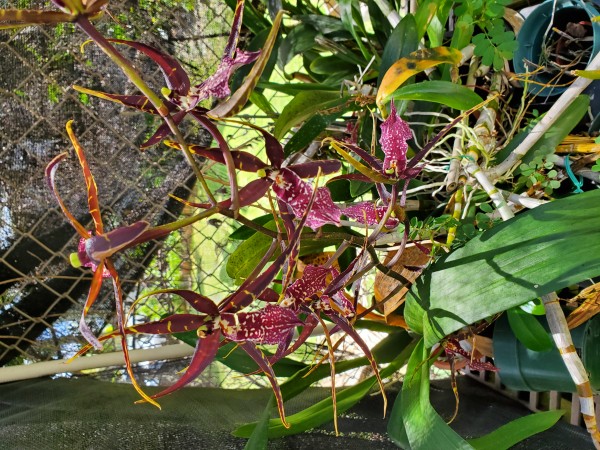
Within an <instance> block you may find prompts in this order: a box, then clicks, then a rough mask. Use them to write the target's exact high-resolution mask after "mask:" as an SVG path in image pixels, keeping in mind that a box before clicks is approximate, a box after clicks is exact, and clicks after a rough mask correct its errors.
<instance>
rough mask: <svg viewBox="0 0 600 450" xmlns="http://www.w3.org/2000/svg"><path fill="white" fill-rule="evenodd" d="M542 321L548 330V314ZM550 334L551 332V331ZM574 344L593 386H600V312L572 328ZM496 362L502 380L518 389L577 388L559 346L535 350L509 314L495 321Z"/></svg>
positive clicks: (596, 390)
mask: <svg viewBox="0 0 600 450" xmlns="http://www.w3.org/2000/svg"><path fill="white" fill-rule="evenodd" d="M539 319H540V323H541V324H542V325H543V326H544V328H545V329H546V330H548V324H547V322H546V319H545V317H540V318H539ZM548 334H550V332H549V331H548ZM571 336H572V338H573V344H574V346H575V348H576V349H577V353H578V354H579V355H580V356H581V359H582V361H583V365H584V366H585V368H586V370H587V372H588V375H589V377H590V383H591V385H592V389H593V390H594V391H595V392H598V391H599V390H600V316H596V317H594V318H592V319H591V320H589V321H588V322H586V324H584V325H581V326H579V327H577V328H575V329H574V330H571ZM494 364H495V365H496V367H498V369H499V374H500V379H501V380H502V383H503V384H504V385H505V386H506V387H508V388H510V389H513V390H516V391H559V392H576V388H575V383H574V382H573V380H572V379H571V376H570V375H569V372H568V371H567V368H566V366H565V364H564V362H563V360H562V358H561V356H560V353H559V352H558V350H557V349H556V348H553V349H552V350H549V351H547V352H535V351H533V350H529V349H528V348H526V347H525V346H524V345H523V344H521V342H519V341H518V340H517V338H516V337H515V335H514V334H513V332H512V330H511V328H510V325H509V323H508V319H507V318H506V315H503V316H502V317H501V318H500V319H499V320H498V321H496V323H495V325H494Z"/></svg>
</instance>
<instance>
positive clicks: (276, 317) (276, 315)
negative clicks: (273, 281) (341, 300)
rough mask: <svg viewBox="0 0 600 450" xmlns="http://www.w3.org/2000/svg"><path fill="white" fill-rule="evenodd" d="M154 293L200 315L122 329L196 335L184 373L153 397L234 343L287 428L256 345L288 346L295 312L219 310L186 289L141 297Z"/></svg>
mask: <svg viewBox="0 0 600 450" xmlns="http://www.w3.org/2000/svg"><path fill="white" fill-rule="evenodd" d="M157 293H171V294H175V295H179V296H180V297H182V298H183V299H184V300H186V301H187V303H188V304H189V305H190V306H192V307H193V308H194V309H195V310H196V311H197V312H199V313H200V314H173V315H170V316H168V317H165V318H163V319H160V320H157V321H153V322H147V323H143V324H138V325H135V326H131V327H127V328H125V330H124V331H125V334H173V333H184V332H189V331H195V332H196V334H197V335H198V343H197V345H196V351H195V352H194V355H193V356H192V360H191V362H190V365H189V366H188V368H187V370H186V372H185V373H184V375H183V376H182V377H181V378H180V379H179V380H178V381H177V382H176V383H175V384H174V385H172V386H170V387H168V388H167V389H165V390H163V391H161V392H159V393H158V394H155V395H153V396H152V398H153V399H156V398H159V397H163V396H165V395H167V394H170V393H172V392H174V391H176V390H178V389H180V388H182V387H183V386H185V385H186V384H188V383H190V382H191V381H192V380H194V379H195V378H197V377H198V376H199V375H200V373H202V372H203V371H204V369H206V367H207V366H208V365H209V364H210V363H211V362H212V361H213V360H214V358H215V357H216V355H217V350H218V349H219V347H220V346H222V345H225V344H226V343H227V342H236V343H238V344H239V346H240V347H241V348H242V349H243V350H244V351H245V352H246V353H247V354H248V356H250V357H251V358H252V359H253V360H254V361H255V362H256V364H257V365H258V367H259V368H260V370H261V371H262V372H264V373H265V375H266V376H267V377H268V379H269V381H270V383H271V385H272V388H273V391H274V393H275V396H276V398H277V403H278V409H279V413H280V417H281V421H282V423H283V424H284V426H285V427H286V428H289V424H288V423H287V422H286V420H285V411H284V407H283V399H282V397H281V392H280V389H279V385H278V384H277V380H276V378H275V373H274V372H273V368H272V366H271V363H270V362H269V360H268V359H267V357H266V356H265V355H264V354H263V353H262V352H261V351H260V350H259V349H258V347H257V345H261V344H275V345H278V346H280V347H286V346H287V345H289V340H288V336H289V334H290V332H292V333H293V330H294V329H295V327H296V326H299V325H302V324H303V323H302V321H300V320H299V319H298V317H297V316H296V314H295V313H294V312H293V311H292V310H290V309H288V308H284V307H281V306H276V305H271V304H268V305H266V306H265V307H263V308H261V309H259V310H257V311H251V312H238V313H226V312H221V311H219V308H218V307H217V305H216V304H215V303H214V302H213V301H212V300H210V299H209V298H207V297H204V296H202V295H200V294H198V293H196V292H193V291H189V290H178V289H166V290H161V291H155V292H153V293H150V294H147V295H146V296H144V298H145V297H148V296H150V295H153V294H157ZM118 335H119V333H118V332H113V333H109V334H106V335H104V336H101V337H100V340H101V341H105V340H107V339H111V338H114V337H116V336H118ZM221 338H224V339H221ZM90 348H91V346H90V345H87V346H86V347H83V348H82V349H81V350H80V351H79V352H78V353H77V355H76V356H81V355H83V354H84V353H85V352H87V351H88V350H89V349H90Z"/></svg>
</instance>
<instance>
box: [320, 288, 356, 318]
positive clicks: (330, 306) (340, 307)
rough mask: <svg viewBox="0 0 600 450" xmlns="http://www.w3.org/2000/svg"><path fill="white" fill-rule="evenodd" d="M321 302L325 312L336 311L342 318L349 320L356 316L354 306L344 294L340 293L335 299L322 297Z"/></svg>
mask: <svg viewBox="0 0 600 450" xmlns="http://www.w3.org/2000/svg"><path fill="white" fill-rule="evenodd" d="M319 301H320V302H321V308H322V310H323V311H335V312H336V313H337V314H339V315H340V316H341V317H345V318H347V319H348V318H351V317H354V316H355V315H356V310H355V309H354V305H353V304H352V302H351V301H350V300H348V299H347V298H346V296H345V295H344V294H343V293H342V292H338V293H337V294H335V295H334V296H333V297H329V296H327V295H322V296H321V298H320V299H319Z"/></svg>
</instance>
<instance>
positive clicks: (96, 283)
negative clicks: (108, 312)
mask: <svg viewBox="0 0 600 450" xmlns="http://www.w3.org/2000/svg"><path fill="white" fill-rule="evenodd" d="M103 272H104V263H103V262H101V263H100V265H99V266H98V267H97V269H96V271H95V272H94V276H93V277H92V283H91V284H90V290H89V292H88V297H87V300H86V301H85V305H84V306H83V311H82V313H81V319H80V320H79V331H80V332H81V335H82V336H83V337H84V338H85V340H86V341H88V342H89V343H90V344H92V345H93V346H94V348H96V350H102V344H101V343H100V341H99V340H98V338H96V336H94V333H92V330H90V328H89V327H88V325H87V323H85V317H86V316H87V313H88V311H89V310H90V308H91V307H92V305H93V304H94V302H95V301H96V299H97V298H98V294H99V292H100V288H101V287H102V279H103V277H102V274H103Z"/></svg>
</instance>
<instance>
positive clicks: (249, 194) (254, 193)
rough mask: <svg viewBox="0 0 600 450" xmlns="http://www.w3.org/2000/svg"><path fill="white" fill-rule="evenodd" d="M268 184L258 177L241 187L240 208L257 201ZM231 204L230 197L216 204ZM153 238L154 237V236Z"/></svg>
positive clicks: (198, 205) (197, 205) (206, 206)
mask: <svg viewBox="0 0 600 450" xmlns="http://www.w3.org/2000/svg"><path fill="white" fill-rule="evenodd" d="M270 186H271V182H270V181H269V180H265V179H263V178H259V179H258V180H254V181H251V182H250V183H248V184H247V185H246V186H244V187H243V188H241V189H240V190H239V193H238V195H239V199H240V208H241V207H243V206H248V205H251V204H252V203H254V202H257V201H258V200H260V199H261V198H263V196H264V195H265V193H266V192H267V191H268V190H269V187H270ZM172 197H173V198H174V199H175V200H177V201H179V202H181V203H183V204H185V205H188V206H193V207H194V208H202V209H209V208H212V207H214V205H212V204H210V203H197V202H190V201H188V200H185V199H182V198H179V197H175V196H172ZM231 204H232V202H231V199H227V200H224V201H222V202H219V203H217V206H218V207H219V208H220V209H229V208H230V207H231ZM150 231H152V230H149V232H150ZM169 232H170V231H169ZM169 232H167V233H163V234H161V235H160V236H157V237H162V235H164V234H168V233H169ZM154 239H156V237H155V238H154Z"/></svg>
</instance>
